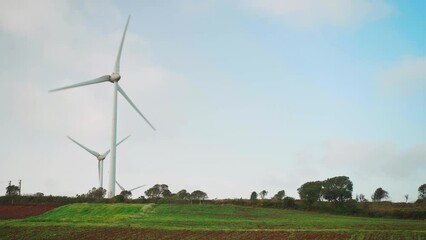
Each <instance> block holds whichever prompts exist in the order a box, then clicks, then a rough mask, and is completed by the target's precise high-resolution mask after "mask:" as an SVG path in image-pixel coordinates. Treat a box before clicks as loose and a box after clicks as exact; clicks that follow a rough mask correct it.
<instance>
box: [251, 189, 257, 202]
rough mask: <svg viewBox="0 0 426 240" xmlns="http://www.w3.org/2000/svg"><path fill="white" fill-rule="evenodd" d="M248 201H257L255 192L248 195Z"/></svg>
mask: <svg viewBox="0 0 426 240" xmlns="http://www.w3.org/2000/svg"><path fill="white" fill-rule="evenodd" d="M250 200H251V201H256V200H257V192H254V191H253V192H252V193H251V195H250Z"/></svg>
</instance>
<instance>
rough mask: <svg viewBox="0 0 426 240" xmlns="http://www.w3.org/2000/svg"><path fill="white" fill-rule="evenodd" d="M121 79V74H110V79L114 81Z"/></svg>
mask: <svg viewBox="0 0 426 240" xmlns="http://www.w3.org/2000/svg"><path fill="white" fill-rule="evenodd" d="M120 79H121V76H120V74H118V73H115V72H113V73H112V74H111V75H110V76H109V81H110V82H112V83H114V82H118V81H119V80H120Z"/></svg>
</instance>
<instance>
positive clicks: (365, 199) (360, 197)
mask: <svg viewBox="0 0 426 240" xmlns="http://www.w3.org/2000/svg"><path fill="white" fill-rule="evenodd" d="M358 198H359V201H360V202H368V199H367V198H365V195H364V194H362V193H361V194H359V196H358Z"/></svg>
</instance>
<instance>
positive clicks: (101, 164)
mask: <svg viewBox="0 0 426 240" xmlns="http://www.w3.org/2000/svg"><path fill="white" fill-rule="evenodd" d="M129 137H130V135H129V136H127V137H126V138H124V139H123V140H121V141H120V142H118V143H117V145H116V146H118V145H120V143H122V142H124V140H126V139H128V138H129ZM67 138H68V139H69V140H71V141H73V142H74V143H75V144H77V145H78V146H80V147H81V148H83V149H84V150H86V151H88V152H89V153H90V154H92V155H93V156H95V157H96V159H97V160H98V177H99V186H100V187H101V188H103V179H104V160H105V158H106V156H108V154H109V152H110V149H108V150H107V151H106V152H105V153H104V154H100V153H98V152H96V151H94V150H92V149H90V148H88V147H86V146H84V145H83V144H81V143H79V142H77V141H76V140H74V139H72V138H71V137H70V136H67Z"/></svg>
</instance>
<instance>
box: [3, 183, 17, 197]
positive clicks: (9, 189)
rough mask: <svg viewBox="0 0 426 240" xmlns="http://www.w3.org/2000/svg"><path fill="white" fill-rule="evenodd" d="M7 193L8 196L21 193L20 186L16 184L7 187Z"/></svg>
mask: <svg viewBox="0 0 426 240" xmlns="http://www.w3.org/2000/svg"><path fill="white" fill-rule="evenodd" d="M6 195H7V196H13V195H19V187H18V186H15V185H9V186H7V187H6Z"/></svg>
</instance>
